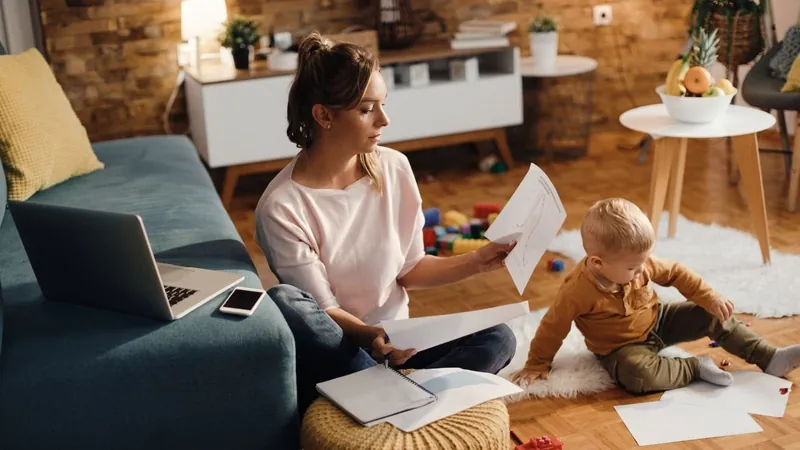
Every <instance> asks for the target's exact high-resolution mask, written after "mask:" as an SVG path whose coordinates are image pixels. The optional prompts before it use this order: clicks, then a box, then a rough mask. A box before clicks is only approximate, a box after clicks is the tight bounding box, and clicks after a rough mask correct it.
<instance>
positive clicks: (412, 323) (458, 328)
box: [381, 301, 530, 352]
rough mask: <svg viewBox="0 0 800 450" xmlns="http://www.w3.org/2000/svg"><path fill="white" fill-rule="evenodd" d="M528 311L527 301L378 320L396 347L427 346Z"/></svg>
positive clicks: (419, 350)
mask: <svg viewBox="0 0 800 450" xmlns="http://www.w3.org/2000/svg"><path fill="white" fill-rule="evenodd" d="M528 312H530V307H529V306H528V302H527V301H524V302H519V303H514V304H511V305H503V306H497V307H495V308H486V309H479V310H476V311H467V312H462V313H455V314H444V315H440V316H430V317H417V318H413V319H400V320H385V321H381V326H382V327H383V329H384V331H386V334H387V335H389V341H391V343H392V345H393V346H395V347H396V348H399V349H402V350H405V349H411V348H413V349H415V350H416V351H417V352H421V351H423V350H427V349H429V348H431V347H435V346H437V345H439V344H444V343H445V342H450V341H452V340H454V339H458V338H460V337H463V336H466V335H468V334H472V333H476V332H478V331H481V330H485V329H487V328H489V327H493V326H495V325H499V324H501V323H505V322H508V321H510V320H512V319H515V318H517V317H520V316H523V315H525V314H528Z"/></svg>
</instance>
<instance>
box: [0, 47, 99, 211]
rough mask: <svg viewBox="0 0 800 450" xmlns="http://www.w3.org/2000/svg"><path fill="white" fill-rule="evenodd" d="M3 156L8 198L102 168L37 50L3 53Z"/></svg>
mask: <svg viewBox="0 0 800 450" xmlns="http://www.w3.org/2000/svg"><path fill="white" fill-rule="evenodd" d="M0 158H1V159H2V162H3V167H4V169H5V173H6V183H7V186H8V198H9V200H19V201H22V200H27V199H28V198H30V197H31V196H32V195H33V194H35V193H36V192H38V191H41V190H45V189H48V188H50V187H52V186H54V185H56V184H58V183H61V182H63V181H66V180H68V179H70V178H72V177H76V176H80V175H85V174H87V173H90V172H93V171H95V170H98V169H102V168H103V167H104V165H103V163H101V162H100V161H99V160H98V159H97V156H96V155H95V153H94V150H93V149H92V146H91V143H90V141H89V137H88V136H87V134H86V129H85V128H84V127H83V125H82V124H81V122H80V120H79V119H78V116H77V115H76V114H75V111H74V110H73V109H72V105H70V103H69V100H68V99H67V96H66V95H65V94H64V90H63V89H62V88H61V85H60V84H58V81H57V80H56V78H55V76H54V75H53V72H52V70H51V69H50V66H49V65H48V64H47V61H45V59H44V57H43V56H42V55H41V53H39V51H38V50H36V49H30V50H27V51H25V52H23V53H20V54H16V55H2V56H0Z"/></svg>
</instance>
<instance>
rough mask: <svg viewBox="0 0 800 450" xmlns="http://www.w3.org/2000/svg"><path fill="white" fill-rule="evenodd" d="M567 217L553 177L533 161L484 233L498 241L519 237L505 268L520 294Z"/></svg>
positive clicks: (505, 241)
mask: <svg viewBox="0 0 800 450" xmlns="http://www.w3.org/2000/svg"><path fill="white" fill-rule="evenodd" d="M566 218H567V212H566V211H565V210H564V205H563V204H562V203H561V199H560V198H559V196H558V192H557V191H556V188H555V186H553V183H552V182H551V181H550V178H548V176H547V174H545V173H544V171H543V170H542V169H540V168H539V167H538V166H536V165H535V164H531V167H530V169H528V173H527V174H526V175H525V178H523V179H522V182H521V183H520V184H519V186H517V189H516V191H514V194H513V195H512V196H511V198H510V199H509V200H508V203H506V205H505V206H504V207H503V210H502V211H500V214H498V215H497V218H495V220H494V222H492V225H491V226H490V227H489V229H488V230H486V233H485V234H484V236H485V237H486V239H489V240H491V241H494V242H499V243H507V242H511V241H512V240H515V239H516V241H517V246H516V247H514V250H512V251H511V253H509V255H508V257H506V268H507V269H508V273H509V274H510V275H511V279H513V280H514V285H515V286H516V287H517V291H519V295H522V292H523V291H524V290H525V286H527V285H528V281H529V280H530V278H531V275H532V274H533V269H535V268H536V264H537V263H538V262H539V260H540V259H541V258H542V255H544V252H545V251H546V250H547V246H548V245H550V243H551V241H552V240H553V238H555V237H556V234H558V231H559V230H560V229H561V226H562V225H563V224H564V220H565V219H566Z"/></svg>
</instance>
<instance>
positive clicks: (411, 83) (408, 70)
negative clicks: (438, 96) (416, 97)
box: [395, 61, 431, 87]
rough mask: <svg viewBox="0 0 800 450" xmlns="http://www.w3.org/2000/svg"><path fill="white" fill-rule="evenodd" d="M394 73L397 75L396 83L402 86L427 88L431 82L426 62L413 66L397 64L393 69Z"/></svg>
mask: <svg viewBox="0 0 800 450" xmlns="http://www.w3.org/2000/svg"><path fill="white" fill-rule="evenodd" d="M395 72H396V73H397V82H398V83H399V84H400V85H402V86H408V87H420V86H427V85H429V84H430V81H431V77H430V70H429V68H428V62H427V61H422V62H418V63H413V64H398V65H397V66H396V67H395Z"/></svg>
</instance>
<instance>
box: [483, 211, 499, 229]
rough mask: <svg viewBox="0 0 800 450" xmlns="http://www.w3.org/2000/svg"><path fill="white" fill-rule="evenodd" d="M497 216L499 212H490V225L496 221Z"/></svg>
mask: <svg viewBox="0 0 800 450" xmlns="http://www.w3.org/2000/svg"><path fill="white" fill-rule="evenodd" d="M497 216H498V213H491V214H489V217H487V218H486V219H487V220H489V226H491V225H492V224H493V223H494V219H497Z"/></svg>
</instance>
